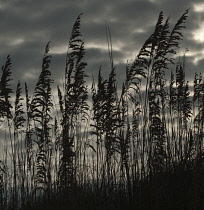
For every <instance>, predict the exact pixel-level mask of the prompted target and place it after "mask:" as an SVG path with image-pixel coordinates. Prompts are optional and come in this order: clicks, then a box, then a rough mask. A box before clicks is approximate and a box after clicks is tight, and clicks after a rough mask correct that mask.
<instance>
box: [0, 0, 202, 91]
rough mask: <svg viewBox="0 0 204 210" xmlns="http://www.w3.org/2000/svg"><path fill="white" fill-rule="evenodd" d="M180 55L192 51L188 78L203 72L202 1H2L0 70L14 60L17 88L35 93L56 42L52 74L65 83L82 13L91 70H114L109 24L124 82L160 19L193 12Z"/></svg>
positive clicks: (83, 31)
mask: <svg viewBox="0 0 204 210" xmlns="http://www.w3.org/2000/svg"><path fill="white" fill-rule="evenodd" d="M189 8H190V11H189V18H188V20H187V23H186V27H187V28H186V29H185V30H184V31H183V34H184V40H183V41H182V45H181V46H182V48H181V49H180V54H181V55H183V53H184V51H185V48H188V49H189V52H187V54H186V56H187V67H188V70H187V71H188V72H187V74H188V75H190V73H191V72H192V73H193V72H195V71H200V72H204V59H203V57H204V44H203V43H204V2H203V0H123V1H122V0H112V1H110V0H0V28H1V32H0V65H1V66H2V65H3V64H4V63H5V60H6V56H7V55H8V54H10V55H11V58H12V63H13V65H12V72H13V76H12V77H13V78H14V83H17V81H18V80H21V81H22V82H25V81H26V82H27V83H28V86H29V87H30V88H31V89H32V87H33V85H34V84H35V83H36V81H37V78H38V76H39V73H40V71H41V63H42V56H43V54H44V48H45V46H46V44H47V42H48V41H51V45H50V54H51V55H52V63H51V71H52V74H53V78H54V80H55V82H56V83H60V81H61V80H62V79H63V74H64V67H65V54H66V50H67V43H68V40H69V37H70V33H71V29H72V26H73V23H74V21H75V19H76V17H77V16H78V15H79V14H80V13H83V16H82V22H81V23H82V28H81V32H82V35H83V38H84V41H85V48H86V52H87V53H86V57H85V61H87V62H88V66H87V69H86V71H87V72H88V74H89V75H90V76H91V73H93V74H96V72H98V68H99V66H100V65H101V66H102V69H103V71H104V75H105V73H106V72H108V69H109V59H108V52H107V42H106V33H105V21H106V22H107V24H108V25H109V27H110V29H111V34H112V42H113V50H114V59H115V65H116V69H117V71H118V75H119V78H120V79H121V80H122V78H123V73H122V72H124V71H125V63H126V61H127V60H130V61H131V60H133V59H134V58H135V55H136V53H137V52H138V50H139V49H140V47H141V46H142V44H143V43H144V41H145V40H146V39H147V38H148V37H149V35H151V33H152V32H153V29H154V26H155V24H156V21H157V18H158V14H159V12H160V11H164V17H165V18H167V17H169V16H170V23H171V24H172V25H173V24H174V23H175V22H176V20H178V19H179V17H180V16H181V15H182V14H183V13H184V12H185V10H186V9H189Z"/></svg>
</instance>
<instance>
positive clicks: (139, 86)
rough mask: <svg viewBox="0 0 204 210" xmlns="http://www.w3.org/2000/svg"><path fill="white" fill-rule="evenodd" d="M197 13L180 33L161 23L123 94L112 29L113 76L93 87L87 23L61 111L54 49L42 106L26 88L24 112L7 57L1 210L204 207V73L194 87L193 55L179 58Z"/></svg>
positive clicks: (1, 96)
mask: <svg viewBox="0 0 204 210" xmlns="http://www.w3.org/2000/svg"><path fill="white" fill-rule="evenodd" d="M187 14H188V11H186V12H185V13H184V14H183V15H182V16H181V18H180V19H179V20H178V21H177V23H176V24H175V26H174V27H173V29H172V30H171V31H170V28H169V19H167V20H166V21H164V18H163V13H162V12H161V13H160V14H159V18H158V21H157V23H156V26H155V31H154V32H153V34H152V35H151V36H150V37H149V38H148V39H147V40H146V42H145V43H144V45H143V46H142V48H141V50H140V52H139V54H138V56H137V57H136V59H135V61H134V62H133V63H132V64H127V65H126V78H125V80H124V83H123V86H122V88H121V90H122V91H121V94H119V91H118V87H117V81H116V67H115V65H114V60H113V54H112V43H111V35H110V31H109V28H108V27H107V42H108V49H109V56H110V68H111V69H110V74H109V77H108V79H104V78H103V76H102V68H100V69H99V73H98V81H96V79H93V83H92V87H91V88H90V87H88V86H87V85H86V84H85V77H87V75H86V74H85V69H86V65H87V63H86V62H84V61H83V60H84V56H85V49H84V42H83V40H82V35H81V33H80V18H81V16H78V18H77V19H76V22H75V24H74V26H73V30H72V34H71V38H70V40H69V46H68V52H67V55H66V67H65V79H64V84H63V85H62V86H63V88H62V87H60V86H58V102H55V101H54V100H53V91H52V89H51V86H52V83H53V82H54V81H53V80H52V78H51V72H50V70H49V66H50V63H51V56H50V55H49V43H48V44H47V46H46V49H45V54H44V56H43V62H42V71H41V74H40V76H39V79H38V82H37V84H36V87H35V90H34V94H33V97H32V98H31V97H30V93H29V91H28V87H27V84H25V97H23V96H22V94H23V93H22V88H21V83H20V82H18V85H17V89H16V98H15V104H14V106H13V105H12V103H11V94H12V93H13V92H12V89H11V87H10V81H11V80H12V79H11V58H10V56H8V57H7V61H6V64H5V65H4V66H3V67H2V74H1V80H0V126H1V127H0V129H1V131H3V132H1V143H2V144H1V147H0V150H1V153H0V154H1V156H0V209H50V210H51V209H89V210H91V209H97V210H100V209H136V210H137V209H138V210H140V209H141V210H143V209H144V210H145V209H147V210H151V209H153V210H154V209H155V210H160V209H161V210H163V209H165V210H168V209H173V210H176V209H179V210H182V209H190V210H193V209H196V210H197V209H203V208H204V203H203V202H204V201H203V197H204V181H203V180H204V179H203V177H204V153H203V140H204V133H203V128H204V83H203V78H202V75H201V74H200V75H198V74H197V73H196V74H195V77H194V81H193V83H192V85H191V83H190V82H189V81H186V79H185V55H184V58H183V59H179V61H177V60H176V58H173V57H174V55H175V54H176V53H177V50H178V48H179V43H180V41H181V40H182V29H183V28H185V26H184V23H185V21H186V19H187ZM181 60H183V61H181ZM166 74H167V75H170V78H169V80H167V78H166ZM89 92H90V93H91V96H92V99H91V100H89V98H88V94H89ZM24 98H25V107H24V105H23V100H24ZM90 101H91V102H90Z"/></svg>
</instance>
